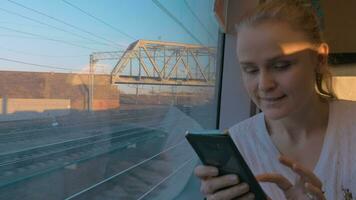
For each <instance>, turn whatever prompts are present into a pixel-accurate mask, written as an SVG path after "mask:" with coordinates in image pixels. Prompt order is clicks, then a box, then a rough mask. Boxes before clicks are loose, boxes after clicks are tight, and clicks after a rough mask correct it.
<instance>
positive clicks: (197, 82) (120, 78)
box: [90, 40, 216, 87]
mask: <svg viewBox="0 0 356 200" xmlns="http://www.w3.org/2000/svg"><path fill="white" fill-rule="evenodd" d="M100 60H118V61H117V63H116V65H115V66H114V68H113V70H112V71H111V83H112V84H142V85H173V86H200V87H213V86H214V84H215V66H216V65H215V62H216V49H215V48H211V47H206V46H201V45H192V44H183V43H174V42H162V41H151V40H137V41H135V42H133V43H132V44H130V45H129V46H128V48H127V49H126V50H125V51H122V52H118V51H116V52H95V53H93V54H91V55H90V72H91V74H93V69H95V65H96V64H97V63H98V61H100Z"/></svg>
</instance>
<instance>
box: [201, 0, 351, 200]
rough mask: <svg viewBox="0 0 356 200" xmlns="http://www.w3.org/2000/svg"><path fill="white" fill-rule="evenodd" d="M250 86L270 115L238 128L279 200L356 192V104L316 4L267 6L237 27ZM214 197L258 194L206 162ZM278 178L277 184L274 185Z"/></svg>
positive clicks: (206, 181)
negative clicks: (339, 78) (342, 83)
mask: <svg viewBox="0 0 356 200" xmlns="http://www.w3.org/2000/svg"><path fill="white" fill-rule="evenodd" d="M237 32H238V36H237V57H238V61H239V64H240V68H241V70H242V74H243V75H242V76H243V82H244V86H245V88H246V90H247V92H248V94H249V96H250V98H251V99H252V100H253V102H254V103H255V104H256V105H257V106H258V107H259V108H260V109H261V110H262V113H260V114H257V115H255V116H254V117H252V118H250V119H247V120H245V121H243V122H240V123H238V124H237V125H235V126H233V127H231V128H230V130H229V131H230V134H231V136H232V137H233V139H234V142H235V144H236V145H237V146H238V148H239V150H240V151H241V153H242V154H243V156H244V158H245V160H246V162H247V163H248V165H249V166H250V168H251V170H252V172H253V173H254V174H255V175H256V177H257V179H258V180H259V181H261V185H262V188H263V189H264V191H265V192H266V194H267V195H268V196H269V197H270V198H271V199H273V200H280V199H290V200H292V199H293V200H299V199H318V200H319V199H320V200H324V199H328V200H341V199H352V193H353V195H354V197H355V195H356V123H354V122H355V119H356V103H354V102H351V101H342V100H337V99H336V97H335V95H334V93H333V91H332V87H331V76H330V72H329V70H328V67H327V56H328V52H329V49H328V45H327V44H326V43H325V42H323V40H322V37H321V33H320V30H319V26H318V22H317V19H316V17H315V15H314V14H313V12H312V10H310V8H306V7H304V6H303V5H301V4H299V3H296V2H295V1H291V0H274V1H268V2H267V3H265V4H263V5H261V6H259V7H258V8H257V9H256V10H255V11H254V12H253V13H251V14H250V15H248V16H247V17H246V18H244V20H243V21H242V22H241V23H240V24H239V26H238V28H237ZM195 174H196V176H198V177H199V178H200V179H201V183H202V184H201V191H202V193H203V194H204V195H205V196H206V198H207V199H208V200H211V199H214V200H218V199H224V200H226V199H254V195H253V194H252V193H250V192H249V186H248V185H247V184H246V183H242V182H240V181H239V177H238V176H237V175H225V176H218V170H217V169H216V168H214V167H211V166H198V167H197V168H196V169H195ZM271 183H272V184H271Z"/></svg>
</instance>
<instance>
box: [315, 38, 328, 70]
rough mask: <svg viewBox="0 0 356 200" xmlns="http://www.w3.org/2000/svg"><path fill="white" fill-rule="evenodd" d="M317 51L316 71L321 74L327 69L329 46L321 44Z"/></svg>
mask: <svg viewBox="0 0 356 200" xmlns="http://www.w3.org/2000/svg"><path fill="white" fill-rule="evenodd" d="M317 51H318V66H317V71H318V72H319V73H323V71H324V69H325V68H327V64H328V57H329V45H328V44H326V43H321V44H320V45H319V47H318V49H317Z"/></svg>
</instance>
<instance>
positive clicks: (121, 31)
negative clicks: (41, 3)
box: [62, 0, 137, 40]
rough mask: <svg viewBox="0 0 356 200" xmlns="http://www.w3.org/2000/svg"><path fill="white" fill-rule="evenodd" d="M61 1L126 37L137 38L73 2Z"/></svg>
mask: <svg viewBox="0 0 356 200" xmlns="http://www.w3.org/2000/svg"><path fill="white" fill-rule="evenodd" d="M62 1H63V2H64V3H66V4H67V5H69V6H71V7H73V8H75V9H77V10H79V11H80V12H82V13H84V14H86V15H87V16H89V17H91V18H93V19H95V20H96V21H99V22H101V23H103V24H105V25H106V26H108V27H110V28H111V29H113V30H115V31H117V32H119V33H121V34H122V35H125V36H126V37H128V38H130V39H133V40H137V39H136V38H134V37H132V36H131V35H129V34H127V33H126V32H124V31H123V30H120V29H118V28H117V27H115V26H113V25H111V24H109V23H107V22H105V21H104V20H102V19H100V18H98V17H96V16H94V15H92V14H90V13H89V12H87V11H85V10H83V9H81V8H79V7H78V6H76V5H74V4H72V3H70V2H68V1H66V0H62Z"/></svg>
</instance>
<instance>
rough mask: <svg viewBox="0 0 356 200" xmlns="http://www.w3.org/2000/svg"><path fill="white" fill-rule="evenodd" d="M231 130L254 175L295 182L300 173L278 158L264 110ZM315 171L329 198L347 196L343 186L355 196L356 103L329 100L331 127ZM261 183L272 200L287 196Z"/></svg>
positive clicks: (275, 187)
mask: <svg viewBox="0 0 356 200" xmlns="http://www.w3.org/2000/svg"><path fill="white" fill-rule="evenodd" d="M229 131H230V134H231V136H232V138H233V140H234V142H235V144H236V145H237V147H238V149H239V150H240V151H241V153H242V155H243V157H244V159H245V160H246V162H247V164H248V165H249V166H250V168H251V170H252V172H253V174H254V175H259V174H262V173H271V172H273V173H280V174H282V175H283V176H285V177H286V178H287V179H289V180H290V181H291V183H294V182H295V179H296V177H297V175H296V174H295V173H294V172H293V171H292V170H291V169H289V168H288V167H285V166H284V165H282V164H280V163H279V161H278V157H279V155H280V152H279V151H278V150H277V148H276V146H275V145H274V144H273V143H272V140H271V138H270V136H269V134H268V132H267V128H266V124H265V121H264V115H263V113H259V114H257V115H255V116H254V117H251V118H249V119H247V120H245V121H242V122H240V123H238V124H236V125H234V126H233V127H231V128H230V129H229ZM314 173H315V174H316V175H317V176H318V177H319V179H320V180H321V181H322V183H323V190H324V191H325V195H326V198H327V199H328V200H334V199H339V200H342V199H344V196H343V195H344V192H343V191H342V187H343V188H344V189H349V190H350V191H351V192H352V193H353V197H354V198H355V197H356V102H352V101H344V100H337V101H332V102H331V103H330V110H329V122H328V127H327V130H326V135H325V138H324V144H323V147H322V151H321V154H320V157H319V160H318V162H317V165H316V166H315V169H314ZM261 186H262V188H263V190H264V191H265V192H266V194H267V195H268V196H269V197H271V198H272V199H274V200H277V199H278V200H279V199H285V197H284V194H283V193H282V191H281V190H280V189H279V188H278V187H277V186H276V185H274V184H270V183H262V184H261Z"/></svg>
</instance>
